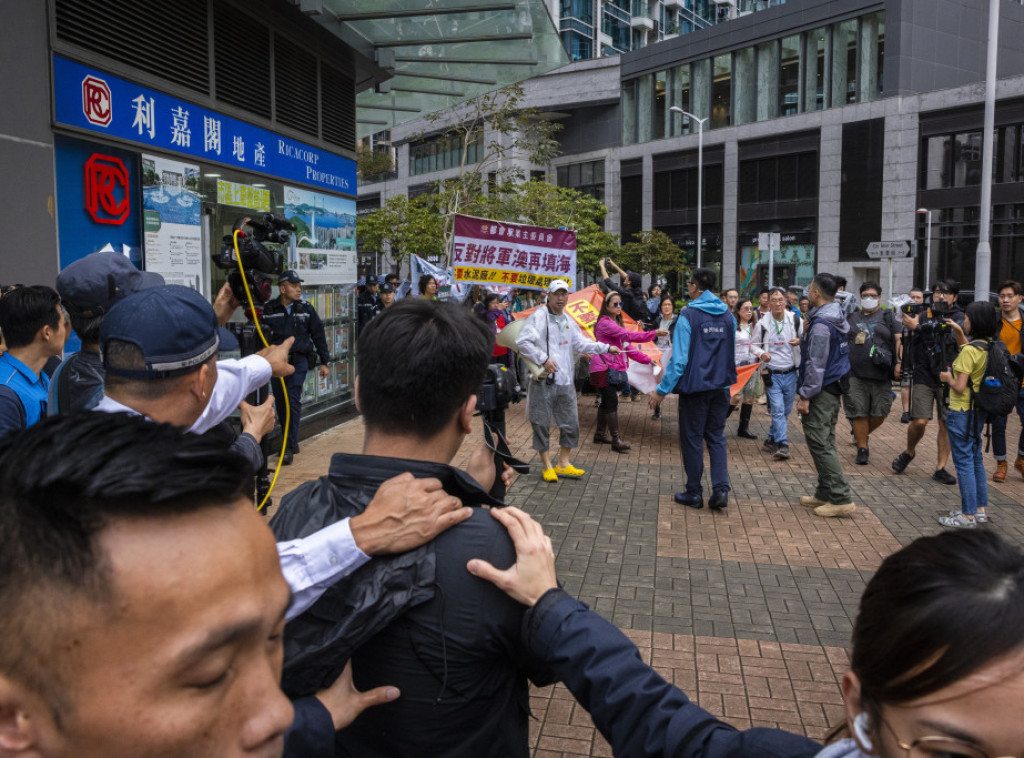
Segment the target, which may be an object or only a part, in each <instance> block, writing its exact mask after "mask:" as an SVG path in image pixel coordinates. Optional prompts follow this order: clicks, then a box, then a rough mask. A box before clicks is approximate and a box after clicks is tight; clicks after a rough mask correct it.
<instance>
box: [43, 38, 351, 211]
mask: <svg viewBox="0 0 1024 758" xmlns="http://www.w3.org/2000/svg"><path fill="white" fill-rule="evenodd" d="M53 88H54V115H55V119H56V122H57V123H58V124H62V125H64V126H68V127H73V128H76V129H84V130H87V131H89V132H94V133H101V134H105V135H107V136H109V137H115V138H117V139H121V140H126V141H128V142H131V143H134V144H138V145H142V146H143V147H145V148H148V149H151V150H154V149H155V150H165V151H168V152H172V153H178V154H181V155H187V156H190V157H192V158H198V159H200V160H204V161H211V162H214V163H219V164H223V165H226V166H230V167H232V168H238V169H242V170H246V171H253V172H256V173H259V174H265V175H267V176H273V177H278V178H280V179H284V180H286V181H290V182H301V183H303V184H308V185H311V186H314V187H318V188H321V189H326V190H329V191H331V192H338V193H342V194H350V195H354V194H355V191H356V164H355V161H352V160H349V159H347V158H343V157H341V156H340V155H336V154H334V153H331V152H328V151H327V150H322V149H320V148H318V147H313V146H312V145H307V144H305V143H303V142H298V141H297V140H293V139H291V138H289V137H284V136H282V135H279V134H276V133H274V132H271V131H269V130H267V129H261V128H260V127H258V126H253V125H252V124H249V123H246V122H244V121H239V120H238V119H234V118H230V117H229V116H225V115H223V114H221V113H218V112H216V111H211V110H209V109H207V108H203V107H200V106H198V105H196V104H195V103H191V102H188V101H186V100H180V99H178V98H176V97H172V96H171V95H167V94H164V93H162V92H157V91H156V90H152V89H149V88H147V87H143V86H141V85H138V84H134V83H133V82H129V81H127V80H125V79H121V78H119V77H116V76H113V75H111V74H108V73H105V72H103V71H98V70H96V69H92V68H90V67H88V66H84V65H82V64H81V63H77V62H75V61H72V60H68V59H67V58H64V57H62V56H59V55H54V56H53Z"/></svg>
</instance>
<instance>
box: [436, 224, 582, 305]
mask: <svg viewBox="0 0 1024 758" xmlns="http://www.w3.org/2000/svg"><path fill="white" fill-rule="evenodd" d="M452 268H453V269H454V273H455V281H457V282H475V283H477V284H484V285H488V284H491V285H505V286H510V287H519V288H520V289H547V286H548V285H549V284H550V283H551V280H553V279H564V280H565V281H567V282H568V283H569V286H570V288H571V287H572V286H573V283H574V281H575V280H576V232H570V231H566V230H564V229H547V228H544V227H540V226H526V225H524V224H510V223H506V222H503V221H489V220H487V219H483V218H474V217H473V216H460V215H456V216H455V242H454V245H453V249H452Z"/></svg>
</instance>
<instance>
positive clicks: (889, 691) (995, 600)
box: [850, 529, 1024, 723]
mask: <svg viewBox="0 0 1024 758" xmlns="http://www.w3.org/2000/svg"><path fill="white" fill-rule="evenodd" d="M1022 647H1024V553H1022V552H1021V550H1020V548H1018V547H1017V546H1015V545H1011V544H1010V543H1009V542H1007V541H1006V540H1005V539H1004V538H1002V537H1000V536H999V534H998V533H996V532H991V531H985V530H980V529H979V530H976V531H970V532H967V531H963V532H948V533H945V534H939V535H936V536H932V537H921V538H920V539H917V540H915V541H914V542H912V543H910V544H909V545H907V546H906V547H905V548H903V549H902V550H900V551H899V552H897V553H893V554H892V555H890V556H889V557H888V558H886V559H885V560H884V561H882V565H881V566H880V567H879V569H878V571H877V572H876V573H875V575H874V577H872V579H871V581H870V582H868V586H867V589H865V590H864V594H863V596H862V597H861V600H860V611H859V612H858V614H857V620H856V622H855V624H854V627H853V650H852V652H851V656H850V668H851V669H852V671H853V673H854V674H856V675H857V678H858V679H860V683H861V696H862V698H863V699H864V701H865V709H866V710H867V711H868V715H869V718H870V720H871V722H872V723H878V721H877V719H878V716H879V715H880V713H879V710H880V708H881V706H882V705H883V704H900V703H908V702H910V701H912V700H917V699H918V698H921V697H925V696H926V695H931V694H933V693H935V692H938V691H939V690H942V689H944V688H946V687H948V686H950V685H951V684H954V683H955V682H958V681H960V680H961V679H963V678H964V677H967V676H969V675H970V674H973V673H974V672H976V671H978V670H979V669H981V668H983V667H984V666H986V665H988V664H989V663H991V662H993V661H995V660H997V659H999V658H1001V657H1003V656H1005V655H1008V654H1010V653H1013V652H1015V651H1017V650H1020V649H1021V648H1022Z"/></svg>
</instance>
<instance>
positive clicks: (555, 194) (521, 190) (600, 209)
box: [465, 181, 618, 270]
mask: <svg viewBox="0 0 1024 758" xmlns="http://www.w3.org/2000/svg"><path fill="white" fill-rule="evenodd" d="M465 212H466V213H469V214H470V215H474V216H482V217H484V218H492V219H495V220H496V221H511V222H513V223H518V224H532V225H534V226H546V227H549V228H558V227H565V228H566V229H571V230H573V231H575V232H576V265H577V267H578V268H580V269H584V270H590V269H594V268H596V267H597V262H598V261H599V260H600V259H601V258H603V257H605V256H608V255H614V254H615V253H616V251H617V249H618V240H617V238H616V236H615V235H614V234H610V233H608V232H606V231H604V226H603V223H604V218H605V216H606V215H607V213H608V209H607V208H606V207H605V205H604V203H602V202H601V201H600V200H597V199H595V198H593V197H591V196H590V195H586V194H584V193H582V192H580V191H578V190H574V189H570V188H568V187H556V186H554V185H553V184H548V183H547V182H542V181H529V182H506V183H504V184H502V185H499V186H496V187H495V188H493V189H492V191H491V192H490V194H487V195H477V196H474V197H470V198H468V206H467V208H466V209H465Z"/></svg>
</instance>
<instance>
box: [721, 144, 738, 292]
mask: <svg viewBox="0 0 1024 758" xmlns="http://www.w3.org/2000/svg"><path fill="white" fill-rule="evenodd" d="M739 154H740V150H739V143H738V142H736V141H735V140H729V141H728V142H726V143H725V162H724V164H723V165H722V180H723V182H724V186H723V187H722V203H723V215H722V282H721V284H722V289H725V288H726V287H735V286H736V280H737V275H738V266H739V264H738V260H739V258H738V256H739V250H738V249H737V237H736V226H737V223H736V218H737V208H738V206H739Z"/></svg>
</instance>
